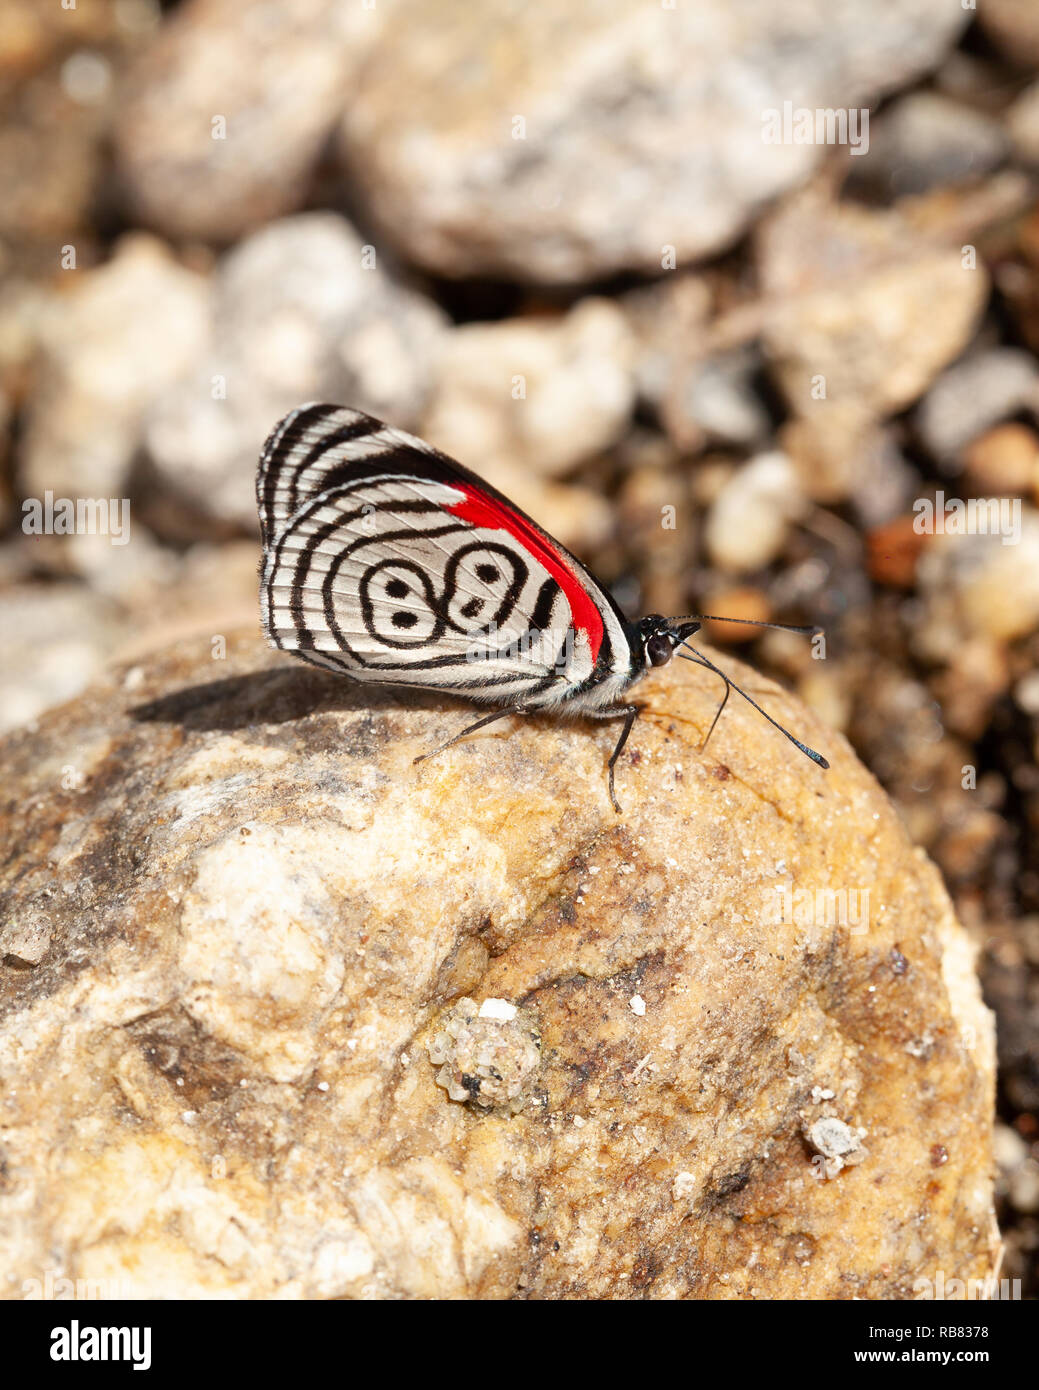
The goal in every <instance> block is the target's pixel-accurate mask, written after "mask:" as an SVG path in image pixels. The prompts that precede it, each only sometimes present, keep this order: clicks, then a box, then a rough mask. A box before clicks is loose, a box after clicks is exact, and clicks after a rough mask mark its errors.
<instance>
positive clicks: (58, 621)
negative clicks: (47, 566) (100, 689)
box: [0, 583, 118, 730]
mask: <svg viewBox="0 0 1039 1390" xmlns="http://www.w3.org/2000/svg"><path fill="white" fill-rule="evenodd" d="M0 592H2V595H3V601H2V602H0V643H2V644H3V650H4V662H3V674H2V675H0V729H2V730H7V729H14V728H17V727H18V726H19V725H21V724H25V723H27V722H28V721H29V720H30V719H35V718H36V716H37V715H38V714H39V713H40V712H41V711H42V710H45V709H46V708H47V707H48V706H49V705H54V704H61V703H62V702H63V701H65V700H68V699H70V698H71V697H72V696H73V695H78V694H79V692H80V691H81V690H82V689H83V688H84V686H85V685H86V684H87V683H88V682H89V681H90V680H92V679H93V678H94V677H95V676H96V675H97V674H98V672H99V671H100V670H101V668H102V666H103V665H104V661H105V658H106V656H107V655H109V654H110V652H111V651H112V649H113V647H114V645H115V642H116V636H117V630H118V624H117V620H116V614H115V612H114V610H113V605H112V604H111V603H110V602H108V601H106V600H104V599H98V597H97V596H96V595H94V594H91V593H90V591H89V590H88V589H86V588H84V587H82V586H81V585H79V584H74V583H65V584H48V585H46V586H43V585H38V584H26V585H24V586H15V587H14V588H5V589H4V590H2V591H0Z"/></svg>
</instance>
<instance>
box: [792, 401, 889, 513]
mask: <svg viewBox="0 0 1039 1390" xmlns="http://www.w3.org/2000/svg"><path fill="white" fill-rule="evenodd" d="M779 444H780V447H781V448H782V449H783V451H784V453H786V454H788V455H789V457H790V459H791V461H792V462H793V464H794V467H795V469H796V471H797V476H798V479H799V482H800V485H801V488H802V489H803V491H804V492H805V494H806V495H807V496H808V497H810V498H811V499H812V501H813V502H821V503H823V504H824V505H832V504H833V503H834V502H844V501H846V500H848V499H849V498H850V499H851V500H852V501H853V502H854V503H855V509H856V511H857V512H858V514H859V515H860V516H861V517H862V518H863V519H864V520H865V521H866V522H867V523H868V524H880V523H881V522H885V521H889V520H891V518H892V517H894V516H896V515H897V514H898V512H899V511H900V510H901V509H902V508H903V507H904V506H906V505H907V503H908V501H909V497H910V495H911V493H913V492H914V491H915V489H914V487H913V484H914V481H915V479H914V475H913V473H912V471H911V470H910V469H909V468H908V466H907V465H906V463H905V460H904V459H903V458H902V455H901V454H900V453H899V450H898V447H897V445H896V444H895V441H894V439H893V438H892V436H891V432H890V430H888V429H885V428H884V427H882V426H880V425H878V424H877V422H876V420H874V419H873V418H872V417H871V416H870V415H869V414H868V413H867V412H865V411H864V410H863V409H862V408H861V406H860V405H859V404H858V403H857V402H854V401H850V400H840V401H833V402H829V401H819V402H818V403H817V404H816V408H815V410H814V411H811V412H808V413H805V414H804V415H800V416H795V417H794V418H793V419H792V420H788V421H787V422H786V423H785V424H784V425H783V426H782V428H781V429H780V431H779Z"/></svg>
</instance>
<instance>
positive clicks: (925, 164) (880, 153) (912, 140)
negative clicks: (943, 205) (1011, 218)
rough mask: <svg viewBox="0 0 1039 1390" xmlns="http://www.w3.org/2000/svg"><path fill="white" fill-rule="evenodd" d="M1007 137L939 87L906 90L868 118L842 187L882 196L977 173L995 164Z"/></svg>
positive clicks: (940, 184) (895, 195)
mask: <svg viewBox="0 0 1039 1390" xmlns="http://www.w3.org/2000/svg"><path fill="white" fill-rule="evenodd" d="M1008 152H1009V141H1008V139H1007V136H1006V134H1005V133H1004V131H1003V128H1002V126H1001V125H1000V124H999V122H998V121H996V120H994V119H993V118H992V117H991V116H986V115H983V114H982V113H981V112H980V111H974V110H972V109H971V108H970V107H969V106H965V105H963V103H961V102H958V101H952V100H950V98H949V97H947V96H942V95H941V94H940V93H939V92H927V91H924V92H910V93H909V94H908V95H907V96H903V97H899V98H898V100H897V101H895V102H893V103H892V105H891V106H889V107H888V108H887V110H886V111H884V112H883V113H882V114H881V115H880V116H879V117H877V119H876V120H874V121H872V122H871V123H870V132H869V152H868V153H867V154H866V155H864V156H862V157H861V158H859V159H856V160H855V161H854V162H853V164H852V167H851V175H850V177H849V179H848V182H847V184H846V185H845V192H847V193H851V194H859V195H862V194H866V195H869V196H872V197H875V198H878V199H881V200H884V201H888V200H890V199H891V198H901V197H905V196H906V195H907V194H916V193H926V192H928V191H929V190H930V189H932V188H943V187H945V186H947V185H948V184H955V183H964V182H967V181H970V180H973V179H979V178H981V177H983V176H984V175H985V174H989V173H991V172H992V171H993V170H994V169H996V168H998V167H999V165H1000V164H1001V163H1002V162H1003V160H1004V159H1005V158H1006V156H1007V154H1008Z"/></svg>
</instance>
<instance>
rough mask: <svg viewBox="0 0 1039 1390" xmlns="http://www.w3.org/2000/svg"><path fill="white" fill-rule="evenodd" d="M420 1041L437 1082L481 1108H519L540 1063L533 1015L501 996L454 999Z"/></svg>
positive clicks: (457, 1097) (454, 1097) (455, 1096)
mask: <svg viewBox="0 0 1039 1390" xmlns="http://www.w3.org/2000/svg"><path fill="white" fill-rule="evenodd" d="M426 1046H427V1051H428V1053H429V1060H430V1061H431V1062H432V1064H433V1065H434V1066H435V1067H439V1068H440V1070H439V1071H438V1072H437V1076H436V1081H437V1085H438V1086H442V1087H443V1088H444V1090H445V1091H446V1092H447V1094H448V1096H449V1097H450V1098H451V1099H452V1100H457V1101H470V1102H472V1103H473V1104H474V1105H478V1106H480V1107H481V1109H484V1110H492V1109H503V1110H508V1111H510V1112H511V1113H513V1114H516V1113H518V1112H519V1111H520V1110H522V1109H523V1107H524V1106H525V1105H526V1103H527V1100H528V1098H529V1096H530V1092H531V1088H532V1086H533V1082H534V1078H535V1076H536V1074H537V1071H538V1068H539V1067H540V1065H541V1036H540V1034H539V1032H538V1029H537V1025H536V1023H535V1021H534V1019H533V1018H532V1016H531V1015H530V1014H529V1013H527V1012H526V1011H524V1010H523V1009H518V1008H517V1007H516V1005H515V1004H510V1003H509V1001H508V1000H507V999H485V1000H484V1001H483V1002H482V1003H481V1004H477V1003H476V1002H475V1001H474V1000H472V999H468V998H466V999H459V1000H458V1001H457V1003H455V1004H453V1005H452V1006H451V1008H450V1009H448V1010H447V1012H446V1013H445V1014H444V1015H443V1017H442V1018H441V1019H440V1021H439V1027H438V1028H437V1029H436V1032H434V1034H433V1036H432V1037H431V1038H430V1039H429V1042H428V1043H427V1045H426Z"/></svg>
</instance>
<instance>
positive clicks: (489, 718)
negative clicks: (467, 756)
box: [412, 705, 526, 763]
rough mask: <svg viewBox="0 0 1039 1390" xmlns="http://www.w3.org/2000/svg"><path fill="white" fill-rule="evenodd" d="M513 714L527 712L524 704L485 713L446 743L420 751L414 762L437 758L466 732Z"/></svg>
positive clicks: (471, 732) (470, 732)
mask: <svg viewBox="0 0 1039 1390" xmlns="http://www.w3.org/2000/svg"><path fill="white" fill-rule="evenodd" d="M513 714H526V710H525V709H524V708H523V706H522V705H509V707H508V708H507V709H496V710H495V711H494V713H493V714H485V715H484V717H483V718H482V719H478V720H477V721H476V723H475V724H467V725H466V726H465V728H464V729H463V730H462V731H461V733H458V734H455V736H454V738H449V739H448V740H447V742H446V743H442V744H440V746H439V747H438V748H431V749H430V750H429V752H428V753H420V754H419V755H418V757H417V758H413V759H412V762H414V763H421V762H425V760H426V759H427V758H435V757H436V755H437V754H438V753H443V752H444V750H445V749H446V748H451V747H453V746H454V745H455V744H456V743H459V742H461V740H462V739H463V738H465V736H466V734H474V733H475V732H476V730H477V729H482V728H484V727H485V726H486V725H487V724H493V723H494V721H495V720H496V719H508V718H509V717H510V716H511V715H513Z"/></svg>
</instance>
